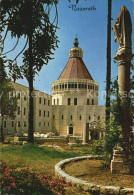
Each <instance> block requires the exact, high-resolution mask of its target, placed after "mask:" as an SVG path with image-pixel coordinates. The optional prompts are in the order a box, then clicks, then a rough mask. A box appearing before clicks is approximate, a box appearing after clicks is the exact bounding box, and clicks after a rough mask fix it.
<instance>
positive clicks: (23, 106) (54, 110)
mask: <svg viewBox="0 0 134 195" xmlns="http://www.w3.org/2000/svg"><path fill="white" fill-rule="evenodd" d="M78 45H79V43H78V39H77V38H75V41H74V47H73V48H71V49H70V51H69V60H68V62H67V64H66V66H65V68H64V70H63V71H62V73H61V75H60V76H59V78H58V80H56V81H55V82H53V83H52V96H50V95H47V94H45V93H43V92H40V91H38V90H34V132H39V133H48V132H53V133H55V134H56V135H60V136H68V135H70V136H80V137H81V136H82V135H83V127H84V124H85V123H89V129H90V138H95V139H99V138H100V137H104V136H105V106H101V105H98V91H99V84H98V83H97V82H96V81H94V80H93V78H92V76H91V74H90V73H89V71H88V69H87V67H86V65H85V64H84V62H83V51H82V49H81V48H79V47H78ZM11 84H12V86H13V88H14V91H15V95H16V93H17V94H20V95H19V97H20V98H19V99H18V110H17V112H16V117H15V119H12V120H11V119H8V118H5V122H4V129H5V134H8V135H14V134H15V133H16V134H17V133H21V134H22V133H23V134H24V133H27V130H28V108H29V102H28V88H27V87H25V86H22V85H20V84H17V83H11ZM24 92H25V95H22V94H23V93H24Z"/></svg>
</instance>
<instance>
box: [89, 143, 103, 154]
mask: <svg viewBox="0 0 134 195" xmlns="http://www.w3.org/2000/svg"><path fill="white" fill-rule="evenodd" d="M91 154H93V155H102V154H103V142H101V141H96V142H94V143H93V145H92V147H91Z"/></svg>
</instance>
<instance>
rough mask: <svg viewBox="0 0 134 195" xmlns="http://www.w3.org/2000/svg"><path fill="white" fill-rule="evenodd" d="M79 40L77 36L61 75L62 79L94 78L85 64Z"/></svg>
mask: <svg viewBox="0 0 134 195" xmlns="http://www.w3.org/2000/svg"><path fill="white" fill-rule="evenodd" d="M78 45H79V42H78V38H77V37H76V38H75V40H74V47H73V48H71V49H70V51H69V61H68V63H67V65H66V66H65V68H64V70H63V71H62V73H61V75H60V76H59V78H58V80H61V79H89V80H93V78H92V76H91V75H90V73H89V71H88V69H87V67H86V65H85V64H84V62H83V60H82V57H83V51H82V49H81V48H79V47H78Z"/></svg>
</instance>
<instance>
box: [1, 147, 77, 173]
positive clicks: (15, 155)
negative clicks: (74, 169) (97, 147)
mask: <svg viewBox="0 0 134 195" xmlns="http://www.w3.org/2000/svg"><path fill="white" fill-rule="evenodd" d="M79 155H81V154H79V153H78V152H73V151H72V150H69V151H65V150H64V151H57V150H56V149H55V148H49V147H47V146H46V147H45V146H44V147H39V146H37V145H29V144H26V145H24V146H12V145H8V146H6V145H5V146H4V145H2V147H1V156H2V161H4V162H6V163H7V164H8V165H9V166H15V167H18V168H22V167H29V168H30V169H32V170H35V171H38V172H44V173H46V174H48V175H54V166H55V164H56V163H58V162H59V161H60V160H62V159H66V158H71V157H75V156H79Z"/></svg>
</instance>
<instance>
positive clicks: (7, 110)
mask: <svg viewBox="0 0 134 195" xmlns="http://www.w3.org/2000/svg"><path fill="white" fill-rule="evenodd" d="M13 90H14V89H13V87H12V86H11V83H10V80H9V79H7V80H5V81H3V82H2V85H1V86H0V94H1V101H0V106H1V115H2V116H5V115H7V116H8V117H10V118H11V117H12V118H14V117H15V112H16V110H17V98H16V97H13V96H11V93H12V92H13Z"/></svg>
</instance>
